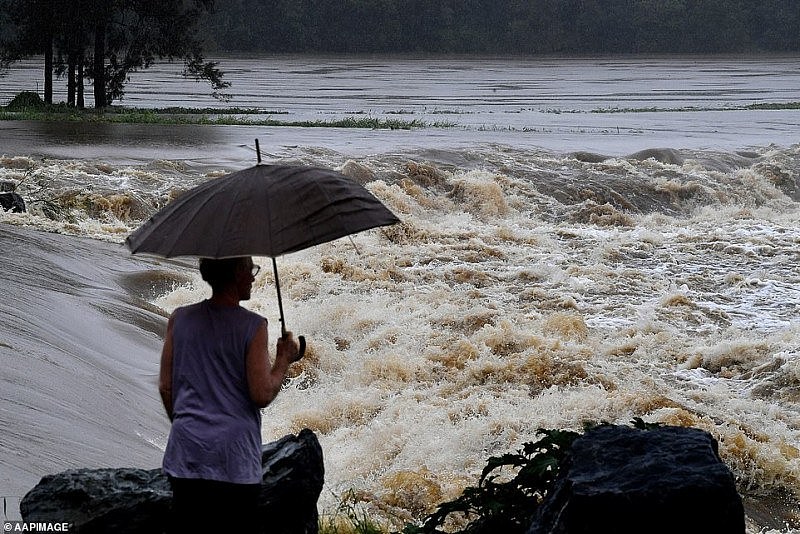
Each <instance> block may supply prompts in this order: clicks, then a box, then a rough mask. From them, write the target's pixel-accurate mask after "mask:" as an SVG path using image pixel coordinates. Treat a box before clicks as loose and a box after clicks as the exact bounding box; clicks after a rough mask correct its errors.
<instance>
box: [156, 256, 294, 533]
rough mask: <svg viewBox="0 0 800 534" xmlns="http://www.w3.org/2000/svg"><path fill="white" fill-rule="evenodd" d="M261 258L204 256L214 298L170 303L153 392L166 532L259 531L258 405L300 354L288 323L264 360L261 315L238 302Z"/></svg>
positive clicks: (268, 397)
mask: <svg viewBox="0 0 800 534" xmlns="http://www.w3.org/2000/svg"><path fill="white" fill-rule="evenodd" d="M258 270H259V267H258V266H255V265H253V259H252V258H251V257H238V258H229V259H221V260H215V259H207V258H203V259H201V260H200V274H201V276H202V278H203V280H205V281H206V282H207V283H208V284H209V285H210V286H211V291H212V295H211V298H209V299H206V300H203V301H201V302H198V303H195V304H191V305H188V306H183V307H180V308H178V309H176V310H175V311H174V312H173V313H172V315H171V316H170V318H169V321H168V323H167V333H166V337H165V339H164V346H163V349H162V352H161V364H160V373H159V392H160V394H161V399H162V401H163V403H164V408H165V410H166V412H167V416H168V417H169V419H170V421H171V423H172V427H171V429H170V434H169V439H168V441H167V446H166V450H165V451H164V459H163V464H162V470H163V472H164V473H165V474H166V475H167V477H168V478H169V481H170V485H171V486H172V491H173V501H172V516H171V517H172V520H171V531H172V532H192V533H198V532H256V531H258V530H257V528H258V527H257V526H256V519H255V515H256V505H257V498H258V493H259V488H260V482H261V408H264V407H265V406H267V405H269V404H270V403H271V402H272V401H273V400H274V399H275V397H276V395H277V394H278V392H279V390H280V388H281V384H282V383H283V380H284V378H285V377H286V372H287V370H288V368H289V365H290V364H291V363H293V362H295V361H297V360H299V359H300V358H301V357H302V355H301V354H300V352H299V346H298V343H297V342H296V341H295V340H294V337H293V336H292V333H291V332H286V333H285V334H284V335H283V336H282V337H281V338H280V339H278V341H277V347H276V353H275V362H274V364H271V363H270V354H269V350H268V333H267V321H266V319H264V318H263V317H261V316H260V315H258V314H256V313H254V312H252V311H249V310H246V309H245V308H243V307H241V306H240V305H239V303H240V302H241V301H243V300H248V299H249V298H250V293H251V290H252V285H253V282H254V281H255V275H256V274H257V273H258Z"/></svg>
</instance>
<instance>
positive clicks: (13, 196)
mask: <svg viewBox="0 0 800 534" xmlns="http://www.w3.org/2000/svg"><path fill="white" fill-rule="evenodd" d="M0 207H2V208H3V209H4V210H5V211H11V212H13V213H25V200H23V198H22V197H21V196H19V194H17V193H13V192H11V193H0Z"/></svg>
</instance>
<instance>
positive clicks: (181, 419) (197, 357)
mask: <svg viewBox="0 0 800 534" xmlns="http://www.w3.org/2000/svg"><path fill="white" fill-rule="evenodd" d="M173 321H174V322H173V327H172V403H173V410H174V418H173V421H172V429H171V430H170V434H169V440H168V442H167V448H166V451H165V452H164V461H163V464H162V467H163V470H164V472H165V473H166V474H167V475H170V476H173V477H179V478H203V479H207V480H218V481H223V482H233V483H236V484H258V483H260V482H261V411H260V410H259V409H258V407H257V406H256V405H255V404H253V402H252V401H251V400H250V393H249V390H248V388H247V373H246V367H245V359H246V355H247V346H248V344H249V343H250V340H251V339H253V335H254V334H255V332H256V329H257V328H258V327H259V326H260V325H261V324H263V323H264V321H265V319H264V318H263V317H261V316H260V315H258V314H256V313H253V312H251V311H249V310H246V309H244V308H242V307H240V306H237V307H221V306H215V305H213V304H211V302H209V301H208V300H204V301H202V302H198V303H197V304H192V305H190V306H184V307H182V308H178V309H177V310H175V314H174V320H173Z"/></svg>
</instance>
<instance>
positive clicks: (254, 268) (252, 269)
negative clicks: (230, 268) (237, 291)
mask: <svg viewBox="0 0 800 534" xmlns="http://www.w3.org/2000/svg"><path fill="white" fill-rule="evenodd" d="M260 270H261V266H260V265H253V266H252V267H250V275H251V276H253V278H255V276H256V275H257V274H258V271H260Z"/></svg>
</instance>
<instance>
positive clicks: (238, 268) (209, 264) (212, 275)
mask: <svg viewBox="0 0 800 534" xmlns="http://www.w3.org/2000/svg"><path fill="white" fill-rule="evenodd" d="M257 272H258V267H257V266H254V265H253V258H252V257H250V256H241V257H237V258H223V259H220V260H217V259H212V258H200V276H202V277H203V280H205V281H206V282H207V283H208V285H210V286H211V290H212V291H213V292H214V293H222V292H225V291H229V290H235V291H236V294H237V295H238V298H239V300H248V299H249V298H250V291H251V289H252V287H253V281H254V280H255V275H256V273H257Z"/></svg>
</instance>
